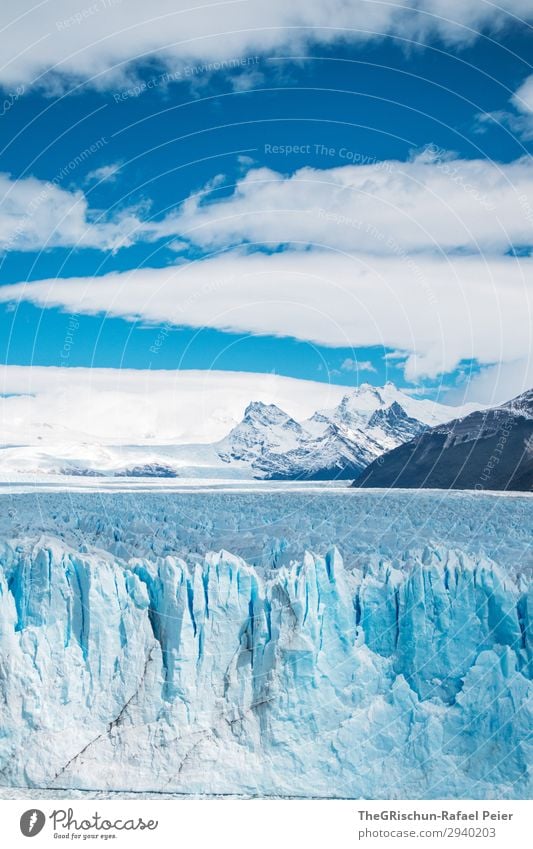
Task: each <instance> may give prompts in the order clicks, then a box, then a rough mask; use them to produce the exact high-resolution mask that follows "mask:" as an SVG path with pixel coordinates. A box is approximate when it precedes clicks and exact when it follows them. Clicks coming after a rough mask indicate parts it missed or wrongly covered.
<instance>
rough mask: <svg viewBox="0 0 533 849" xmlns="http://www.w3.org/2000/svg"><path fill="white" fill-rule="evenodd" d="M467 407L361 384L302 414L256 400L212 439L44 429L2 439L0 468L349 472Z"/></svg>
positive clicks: (262, 474) (307, 475) (168, 473)
mask: <svg viewBox="0 0 533 849" xmlns="http://www.w3.org/2000/svg"><path fill="white" fill-rule="evenodd" d="M470 409H472V408H468V410H465V409H461V410H458V408H453V407H448V406H446V405H443V404H437V403H435V402H433V401H427V400H422V401H421V400H417V399H414V398H411V397H410V396H409V395H407V394H405V393H404V392H401V390H399V389H397V388H396V387H395V386H394V385H393V384H392V383H387V384H385V386H383V387H381V388H379V389H378V388H376V387H373V386H370V385H369V384H363V385H362V386H360V387H359V388H357V389H354V390H353V391H351V392H349V393H347V394H346V395H345V396H344V397H343V398H342V399H341V401H340V403H339V404H338V405H337V406H335V407H333V408H329V409H321V410H318V411H317V412H315V413H314V414H313V415H312V416H311V417H310V418H308V419H305V420H304V421H296V419H294V418H293V417H291V416H290V415H288V414H287V413H286V412H284V410H282V409H280V407H278V406H276V405H275V404H266V403H263V402H261V401H253V402H252V403H250V404H249V405H248V406H247V407H246V409H245V411H244V416H243V418H242V420H241V421H240V422H239V423H238V424H236V425H235V426H234V427H233V428H232V430H231V431H230V432H229V433H228V435H227V436H226V437H224V438H223V439H222V440H220V441H218V442H214V443H211V444H178V445H176V444H150V445H147V444H142V445H124V444H120V445H116V444H115V445H114V444H112V442H111V441H110V440H109V439H106V440H105V442H98V441H95V440H94V439H90V438H87V436H86V435H83V434H80V433H70V432H69V431H68V428H66V427H62V429H61V431H60V432H59V433H58V432H57V429H54V428H49V429H48V430H49V432H48V433H47V431H46V430H42V433H41V434H40V436H39V437H38V439H37V440H35V441H34V443H33V444H32V445H24V444H18V445H13V444H11V445H4V446H3V447H2V448H1V449H0V468H1V470H2V473H3V474H4V475H8V474H9V473H10V472H16V473H19V472H23V473H26V474H35V475H40V474H43V473H52V474H71V475H115V476H133V477H138V476H147V477H161V476H163V477H204V478H206V477H207V478H211V477H213V478H220V477H226V478H227V477H237V478H238V477H244V478H246V477H247V478H253V477H255V478H266V479H277V480H285V479H290V480H292V479H297V478H301V479H312V480H324V479H326V480H329V479H335V478H342V479H349V478H353V477H356V476H357V475H358V474H359V472H361V471H362V469H364V468H366V467H367V466H368V465H369V464H370V463H371V462H372V461H373V460H375V459H376V458H377V457H379V456H380V455H381V454H383V453H384V452H386V451H390V450H391V449H393V448H396V447H397V446H398V445H401V444H403V443H404V442H407V441H408V440H410V439H412V438H413V437H414V436H417V435H418V434H420V433H421V432H422V431H423V430H424V429H426V428H427V427H429V426H432V425H435V424H439V423H442V422H445V421H448V420H449V419H450V418H453V417H454V416H456V415H457V413H458V412H459V413H465V412H470Z"/></svg>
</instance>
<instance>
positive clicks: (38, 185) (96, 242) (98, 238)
mask: <svg viewBox="0 0 533 849" xmlns="http://www.w3.org/2000/svg"><path fill="white" fill-rule="evenodd" d="M65 176H66V174H65ZM59 182H60V181H59V179H56V178H54V179H52V180H38V179H36V178H35V177H27V178H25V179H22V180H15V179H12V178H11V177H10V176H9V174H0V250H4V251H9V250H10V251H14V250H19V251H39V250H42V249H44V248H54V247H81V248H87V247H90V248H100V249H102V250H116V249H117V248H119V247H121V246H123V245H128V244H131V242H132V239H133V238H134V233H135V232H136V230H137V229H138V227H139V223H140V222H139V219H138V217H137V214H136V213H135V212H134V211H133V212H132V211H125V212H122V213H120V214H119V215H116V216H115V217H114V218H113V220H111V221H110V220H107V219H106V216H105V215H104V213H103V212H101V211H99V210H94V209H90V207H89V202H88V200H87V197H86V195H85V194H84V193H83V192H82V191H81V190H77V189H75V190H72V191H69V190H68V189H63V188H61V186H60V185H59Z"/></svg>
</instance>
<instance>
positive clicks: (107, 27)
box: [0, 0, 532, 87]
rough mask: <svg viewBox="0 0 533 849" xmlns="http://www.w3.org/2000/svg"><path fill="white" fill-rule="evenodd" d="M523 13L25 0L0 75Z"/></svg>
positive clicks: (80, 71)
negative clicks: (81, 4) (75, 3)
mask: <svg viewBox="0 0 533 849" xmlns="http://www.w3.org/2000/svg"><path fill="white" fill-rule="evenodd" d="M516 16H518V17H519V18H522V19H531V17H532V9H531V2H530V0H507V2H506V3H505V4H501V5H497V4H495V3H492V2H489V0H397V2H395V3H383V2H380V1H379V0H375V2H374V0H349V2H341V0H321V2H316V3H310V2H309V0H292V2H291V3H287V2H286V0H269V2H268V3H265V2H264V0H246V2H243V0H225V2H224V1H223V2H211V3H206V2H205V0H186V2H184V1H183V0H152V2H151V3H148V4H147V3H145V2H141V0H128V2H127V3H126V2H125V0H106V1H105V2H104V0H96V2H94V3H92V4H86V5H85V6H84V7H82V8H79V7H76V8H73V6H72V3H71V2H70V0H54V2H53V3H37V4H36V3H34V2H32V0H20V2H19V3H17V4H16V5H15V6H14V5H13V4H9V3H4V4H2V6H1V8H0V27H1V28H2V32H3V33H4V39H3V50H2V68H1V70H0V83H2V84H3V85H4V86H6V87H9V86H14V85H16V84H18V83H21V82H22V83H24V84H30V83H32V82H34V81H41V82H42V81H43V75H46V74H47V73H52V74H53V75H55V76H56V77H63V78H67V79H74V80H79V79H82V80H91V81H92V83H93V84H95V85H100V86H113V85H116V84H117V81H119V80H120V79H121V78H122V79H124V77H127V76H128V75H129V74H131V65H132V63H133V62H134V61H135V60H136V59H142V60H145V61H146V59H148V58H152V59H153V58H154V57H156V58H158V59H159V60H160V62H161V63H162V64H163V65H165V66H167V67H168V68H170V69H176V68H180V67H181V68H182V67H183V66H184V64H185V63H187V62H192V61H214V60H224V59H228V58H230V57H236V56H242V55H245V54H250V53H256V52H261V53H265V54H271V53H275V52H278V53H279V52H282V51H287V50H294V49H298V50H303V49H305V47H306V46H307V45H308V44H309V43H310V42H311V41H318V42H322V43H326V44H327V43H331V42H334V41H337V40H347V39H352V40H354V41H367V40H370V39H376V38H379V37H381V36H383V35H391V36H393V37H397V38H400V39H402V43H405V42H404V41H403V40H406V41H407V42H409V41H411V40H415V41H422V42H424V41H427V40H428V39H432V38H435V37H438V38H440V39H442V40H443V41H444V42H445V43H447V44H450V45H458V44H464V43H469V42H471V41H472V40H473V39H474V38H476V36H477V35H478V34H479V32H480V31H481V30H489V31H491V32H495V31H498V30H499V29H501V28H502V27H503V26H505V24H506V23H509V22H512V21H513V20H514V19H515V17H516Z"/></svg>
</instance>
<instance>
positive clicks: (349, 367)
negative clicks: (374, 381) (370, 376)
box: [341, 357, 376, 373]
mask: <svg viewBox="0 0 533 849" xmlns="http://www.w3.org/2000/svg"><path fill="white" fill-rule="evenodd" d="M341 371H354V372H356V373H357V372H359V371H376V368H375V367H374V365H373V363H371V362H370V360H354V359H352V357H346V359H345V360H343V362H342V363H341Z"/></svg>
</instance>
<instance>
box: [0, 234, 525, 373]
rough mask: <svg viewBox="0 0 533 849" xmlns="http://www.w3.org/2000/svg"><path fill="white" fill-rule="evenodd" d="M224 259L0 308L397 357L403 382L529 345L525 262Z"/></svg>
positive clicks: (48, 293) (8, 290)
mask: <svg viewBox="0 0 533 849" xmlns="http://www.w3.org/2000/svg"><path fill="white" fill-rule="evenodd" d="M414 267H415V268H416V271H417V273H416V274H415V273H414V271H413V266H412V264H411V260H406V261H401V260H400V261H398V258H397V257H380V256H370V255H362V254H357V255H351V256H350V255H347V254H339V253H336V252H332V251H305V252H299V251H286V252H283V253H276V254H272V255H264V254H252V255H246V254H242V253H235V254H230V253H226V254H223V255H221V256H217V257H214V258H211V259H208V260H203V261H200V262H196V263H191V264H183V265H180V266H177V267H173V268H164V269H139V270H136V271H131V272H125V273H113V274H108V275H106V276H103V277H96V278H77V279H76V278H74V279H52V280H44V281H37V282H33V283H19V284H14V285H9V286H3V287H0V302H4V303H9V302H15V303H16V302H18V301H19V300H20V301H29V302H31V303H34V304H36V305H37V306H39V307H43V308H50V307H59V308H61V309H64V310H66V311H69V312H73V313H86V314H98V313H106V314H107V315H108V316H120V317H123V318H126V319H128V320H136V319H141V320H143V321H148V322H153V323H160V322H165V321H168V322H169V323H171V324H174V325H176V326H180V325H183V326H191V327H210V328H216V329H220V330H230V331H237V332H251V333H256V334H273V335H277V336H285V337H295V338H297V339H301V340H308V341H311V342H316V343H317V344H322V345H328V346H332V347H363V346H373V345H380V346H383V347H386V348H391V349H393V350H398V351H404V352H406V360H405V363H404V371H405V375H406V377H407V378H408V379H409V380H414V379H418V378H420V377H422V376H436V375H438V374H440V373H443V372H449V371H452V370H453V369H455V368H456V367H457V365H458V364H459V363H460V362H461V361H463V360H471V359H477V360H478V361H479V362H480V363H484V364H491V363H496V362H500V361H502V362H511V361H513V360H516V359H520V358H523V357H527V356H528V355H529V351H530V348H531V326H532V321H531V297H532V288H533V275H532V271H533V259H530V258H521V259H519V258H515V257H494V258H492V259H491V261H490V263H488V262H487V261H486V258H484V257H474V256H472V257H453V258H448V259H443V258H439V257H435V256H430V255H427V256H419V257H417V261H416V265H415V266H414Z"/></svg>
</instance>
